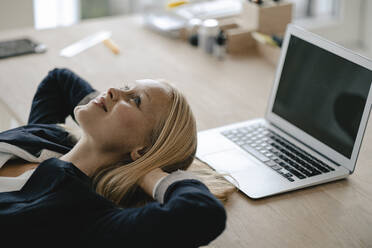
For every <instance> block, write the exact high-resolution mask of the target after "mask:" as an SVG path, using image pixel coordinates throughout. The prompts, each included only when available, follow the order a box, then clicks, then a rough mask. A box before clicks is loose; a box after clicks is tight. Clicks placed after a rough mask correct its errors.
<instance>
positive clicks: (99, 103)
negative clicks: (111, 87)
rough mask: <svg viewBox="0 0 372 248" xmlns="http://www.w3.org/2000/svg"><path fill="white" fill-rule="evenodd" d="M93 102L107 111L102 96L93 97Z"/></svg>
mask: <svg viewBox="0 0 372 248" xmlns="http://www.w3.org/2000/svg"><path fill="white" fill-rule="evenodd" d="M93 102H94V103H95V104H97V105H98V106H100V107H101V108H102V109H103V110H104V111H105V112H107V108H106V105H105V99H104V98H103V97H98V98H94V99H93Z"/></svg>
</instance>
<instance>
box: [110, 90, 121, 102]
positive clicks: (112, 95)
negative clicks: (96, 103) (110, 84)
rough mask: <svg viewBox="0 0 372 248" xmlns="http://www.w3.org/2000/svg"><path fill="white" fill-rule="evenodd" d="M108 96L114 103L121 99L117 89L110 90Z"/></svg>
mask: <svg viewBox="0 0 372 248" xmlns="http://www.w3.org/2000/svg"><path fill="white" fill-rule="evenodd" d="M107 95H108V97H110V99H111V100H112V101H117V100H118V97H119V93H118V92H117V89H115V88H109V89H108V90H107Z"/></svg>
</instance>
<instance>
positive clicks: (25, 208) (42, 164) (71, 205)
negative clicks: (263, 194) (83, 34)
mask: <svg viewBox="0 0 372 248" xmlns="http://www.w3.org/2000/svg"><path fill="white" fill-rule="evenodd" d="M68 115H71V116H72V118H73V119H74V120H76V121H77V123H78V124H79V126H80V128H81V131H82V134H81V137H80V138H79V139H78V140H73V139H72V137H71V134H70V133H69V132H67V131H66V130H65V129H64V128H62V127H61V125H57V124H56V123H64V122H65V119H66V117H67V116H68ZM0 151H1V153H0V162H1V163H0V165H3V167H2V168H1V169H0V176H1V177H0V191H2V193H0V235H1V236H0V237H1V238H0V239H1V240H2V241H3V242H5V241H12V244H14V243H17V242H21V243H22V242H23V241H25V240H27V244H28V245H30V244H32V243H35V244H37V245H40V244H44V243H45V244H57V245H61V244H64V245H67V244H74V245H75V244H79V245H84V246H88V245H93V246H98V245H100V246H101V245H104V246H105V247H110V245H111V246H113V245H118V244H122V245H123V246H125V247H198V246H201V245H205V244H208V243H209V242H210V241H211V240H213V239H215V238H216V237H217V236H218V235H219V234H220V233H221V232H222V231H223V230H224V228H225V222H226V213H225V210H224V207H223V205H222V204H221V202H219V201H218V200H217V199H216V198H215V197H214V196H213V195H212V194H211V192H210V191H209V190H208V188H207V187H206V186H205V185H204V184H203V183H202V182H201V181H199V180H198V178H197V177H196V176H194V175H193V174H191V173H190V172H186V171H180V170H178V169H183V170H185V169H186V168H187V167H188V166H189V165H190V164H191V162H192V160H193V157H194V155H195V151H196V127H195V120H194V118H193V115H192V113H191V110H190V108H189V106H188V104H187V102H186V100H185V99H184V97H183V96H182V95H181V94H180V93H179V92H178V91H177V90H176V89H174V88H173V87H171V86H170V85H169V84H167V83H164V82H158V81H154V80H140V81H137V82H136V83H135V84H134V85H133V86H132V87H129V86H125V87H124V88H120V89H117V88H110V89H108V90H107V91H106V92H104V93H101V94H100V93H99V92H97V91H96V90H94V89H93V88H92V87H91V86H90V85H89V84H88V83H87V82H86V81H84V80H83V79H81V78H79V77H78V76H77V75H75V74H74V73H73V72H71V71H69V70H67V69H55V70H53V71H51V72H50V73H49V74H48V76H47V77H46V78H45V79H44V80H43V81H42V82H41V83H40V85H39V87H38V90H37V92H36V94H35V96H34V99H33V102H32V107H31V112H30V116H29V120H28V124H27V125H26V126H22V127H18V128H15V129H12V130H8V131H6V132H3V133H1V134H0ZM13 182H15V183H13ZM141 191H143V192H145V193H147V194H148V195H149V196H152V197H153V198H154V199H155V200H156V202H151V203H148V204H146V205H144V206H142V207H137V208H129V207H126V208H123V206H129V205H131V204H132V205H133V202H134V201H135V200H136V196H137V197H138V195H140V193H141ZM50 242H52V243H50ZM72 242H73V243H72Z"/></svg>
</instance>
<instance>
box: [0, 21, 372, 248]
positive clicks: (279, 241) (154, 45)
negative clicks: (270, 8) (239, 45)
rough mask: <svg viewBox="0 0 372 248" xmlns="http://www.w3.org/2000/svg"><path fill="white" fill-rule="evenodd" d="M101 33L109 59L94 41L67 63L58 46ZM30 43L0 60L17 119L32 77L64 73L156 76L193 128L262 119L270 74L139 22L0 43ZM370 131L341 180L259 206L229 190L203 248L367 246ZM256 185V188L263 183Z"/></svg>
mask: <svg viewBox="0 0 372 248" xmlns="http://www.w3.org/2000/svg"><path fill="white" fill-rule="evenodd" d="M103 29H104V30H111V31H112V32H113V37H112V38H113V40H114V41H115V42H116V43H117V44H118V45H119V46H120V47H121V51H122V53H121V55H120V56H115V55H114V54H112V53H111V52H110V51H109V50H108V49H107V48H106V47H105V46H104V45H102V44H100V45H97V46H95V47H93V48H90V49H89V50H86V51H84V52H83V53H81V54H78V55H77V56H75V57H72V58H63V57H60V56H59V55H58V54H59V51H60V50H61V49H62V48H64V47H65V46H67V45H69V44H71V43H72V42H75V41H77V40H79V39H82V38H84V37H86V36H88V35H91V34H92V33H95V32H97V31H100V30H103ZM21 35H27V36H30V37H32V38H34V39H36V40H38V41H41V42H44V43H45V44H46V45H47V46H48V47H49V49H48V52H47V53H46V54H42V55H29V56H22V57H17V58H10V59H7V60H0V97H1V99H2V100H3V101H4V102H5V103H7V104H9V105H10V106H11V108H12V109H13V110H14V112H15V113H16V114H17V115H18V116H19V117H20V119H21V120H22V121H24V122H26V120H27V116H28V114H29V109H30V104H31V100H32V97H33V94H34V92H35V90H36V87H37V85H38V83H39V82H40V80H41V79H42V78H43V77H44V76H45V75H46V73H47V72H48V70H50V69H53V68H54V67H68V68H70V69H72V70H74V71H75V72H77V73H78V74H79V75H81V76H82V77H84V78H85V79H87V80H88V81H89V82H91V83H92V85H93V86H94V87H96V88H97V89H98V90H105V89H106V88H108V87H110V86H121V85H122V83H123V82H124V81H131V80H135V79H139V78H166V79H168V80H170V81H171V82H173V83H174V84H175V85H176V86H177V87H178V88H180V89H181V91H183V92H184V93H185V95H186V96H187V98H188V99H189V101H190V103H191V106H192V108H193V110H194V113H195V116H196V119H197V124H198V128H199V130H203V129H207V128H213V127H217V126H221V125H225V124H229V123H232V122H237V121H243V120H246V119H250V118H256V117H262V116H263V115H264V112H265V108H266V102H267V98H268V97H269V92H270V89H271V84H272V82H273V78H274V72H275V68H274V67H273V66H272V65H270V64H269V63H268V62H267V61H266V60H264V59H262V58H260V57H259V56H258V55H257V54H255V53H252V54H246V55H242V56H239V57H227V58H226V60H224V61H218V60H216V59H215V58H213V57H210V56H208V55H206V54H204V53H202V52H201V51H199V50H197V49H195V48H193V47H191V46H189V45H187V44H186V43H184V42H181V41H177V40H171V39H168V38H165V37H162V36H160V35H158V34H154V33H152V32H150V31H148V30H145V29H143V28H142V26H141V21H140V18H139V17H135V16H134V17H126V18H123V17H121V18H114V19H111V18H110V19H99V20H94V21H89V22H85V23H82V24H79V25H76V26H72V27H67V28H59V29H52V30H43V31H34V30H28V29H27V30H14V31H7V32H2V33H0V40H4V39H10V38H17V37H19V36H21ZM371 138H372V132H371V124H370V125H369V126H368V128H367V132H366V136H365V139H364V144H363V145H362V149H361V152H360V155H359V161H358V164H357V167H356V171H355V173H354V174H353V175H351V176H350V177H349V178H348V179H347V180H341V181H338V182H334V183H329V184H326V185H322V186H317V187H313V188H308V189H304V190H299V191H295V192H291V193H287V194H282V195H278V196H274V197H270V198H266V199H262V200H251V199H249V198H248V197H246V196H245V195H243V194H241V193H234V194H233V196H232V197H231V200H230V202H229V203H228V204H227V206H226V207H227V211H228V223H227V228H226V230H225V232H224V233H223V234H222V235H221V236H220V237H218V238H217V239H216V240H215V241H214V242H212V243H211V244H210V247H221V248H226V247H244V248H245V247H280V248H282V247H372V139H371ZM263 183H264V182H263Z"/></svg>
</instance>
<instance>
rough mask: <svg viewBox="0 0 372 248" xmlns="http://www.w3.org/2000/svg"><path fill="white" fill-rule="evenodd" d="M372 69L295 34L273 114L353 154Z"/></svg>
mask: <svg viewBox="0 0 372 248" xmlns="http://www.w3.org/2000/svg"><path fill="white" fill-rule="evenodd" d="M371 82H372V71H370V70H368V69H366V68H364V67H362V66H359V65H357V64H355V63H353V62H350V61H348V60H346V59H344V58H342V57H340V56H337V55H335V54H333V53H331V52H328V51H326V50H324V49H322V48H319V47H317V46H315V45H313V44H310V43H308V42H306V41H304V40H302V39H300V38H297V37H295V36H293V35H292V36H291V38H290V40H289V44H288V50H287V54H286V58H285V61H284V65H283V69H282V74H281V77H280V82H279V86H278V89H277V94H276V98H275V101H274V105H273V110H272V111H273V112H274V113H275V114H276V115H279V116H280V117H281V118H283V119H285V120H286V121H288V122H290V123H291V124H293V125H294V126H296V127H298V128H300V129H301V130H303V131H304V132H306V133H308V134H309V135H311V136H312V137H314V138H316V139H317V140H319V141H321V142H322V143H324V144H326V145H328V146H329V147H331V148H333V149H334V150H336V151H338V152H339V153H341V154H343V155H344V156H346V157H348V158H351V153H352V150H353V146H354V142H355V139H356V136H357V132H358V129H359V124H360V121H361V118H362V113H363V111H364V107H365V103H366V100H367V95H368V92H369V88H370V85H371Z"/></svg>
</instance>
